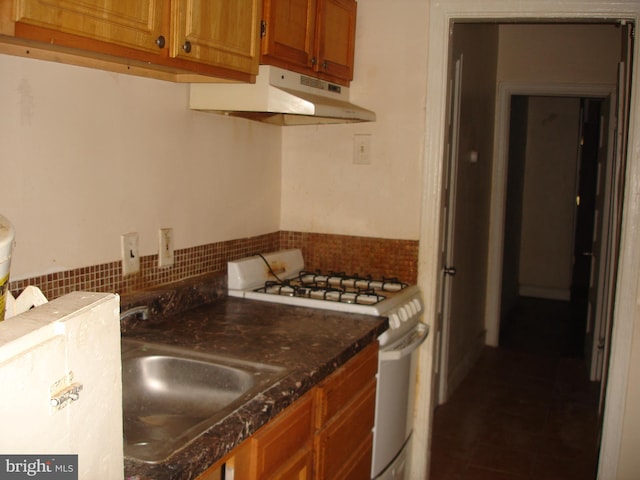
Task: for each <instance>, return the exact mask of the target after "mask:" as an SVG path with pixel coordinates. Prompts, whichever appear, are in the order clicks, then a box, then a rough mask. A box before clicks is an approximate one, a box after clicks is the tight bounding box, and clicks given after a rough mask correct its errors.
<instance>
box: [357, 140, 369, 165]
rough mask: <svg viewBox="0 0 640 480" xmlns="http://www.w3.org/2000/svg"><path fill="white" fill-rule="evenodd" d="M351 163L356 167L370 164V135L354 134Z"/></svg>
mask: <svg viewBox="0 0 640 480" xmlns="http://www.w3.org/2000/svg"><path fill="white" fill-rule="evenodd" d="M353 163H354V164H356V165H369V164H370V163H371V135H369V134H364V133H356V134H355V135H354V136H353Z"/></svg>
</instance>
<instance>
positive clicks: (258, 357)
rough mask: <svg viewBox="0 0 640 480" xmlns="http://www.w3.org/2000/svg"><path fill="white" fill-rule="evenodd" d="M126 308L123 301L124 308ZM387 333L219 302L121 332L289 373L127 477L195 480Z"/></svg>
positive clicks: (136, 465)
mask: <svg viewBox="0 0 640 480" xmlns="http://www.w3.org/2000/svg"><path fill="white" fill-rule="evenodd" d="M129 305H130V304H129ZM129 305H127V303H126V302H123V309H124V307H128V306H129ZM152 311H153V310H152ZM387 326H388V323H387V320H386V319H385V318H381V317H372V316H367V315H356V314H349V313H338V312H330V311H325V310H316V309H311V308H304V307H291V306H285V305H278V304H273V303H267V302H258V301H254V300H245V299H238V298H232V297H222V298H219V299H218V300H215V301H214V302H213V303H210V304H207V305H201V306H198V307H195V308H193V309H191V310H189V311H187V312H183V313H171V314H169V315H165V316H162V317H161V318H160V319H158V320H154V319H153V318H152V319H150V320H149V321H147V322H137V323H136V325H135V327H134V328H125V329H123V337H128V338H135V339H138V340H143V341H147V342H153V343H164V344H172V345H177V346H185V347H189V348H192V349H193V350H195V351H200V352H212V353H216V354H220V355H225V356H232V357H239V358H244V359H247V360H251V361H261V362H264V363H268V364H273V365H279V366H283V367H285V368H287V371H288V374H287V375H286V376H285V377H284V378H282V379H281V380H280V381H279V382H277V383H276V384H274V385H273V386H271V387H270V388H269V389H268V390H266V391H265V392H263V393H261V394H259V395H258V396H256V397H254V398H253V399H252V400H250V401H248V402H247V403H246V404H244V405H243V406H242V407H240V408H239V409H237V410H235V411H234V412H233V413H231V414H230V415H229V416H228V417H226V418H225V419H223V420H221V421H220V422H219V423H217V424H215V425H213V426H212V427H211V428H209V429H208V430H207V431H206V432H204V433H203V434H202V435H200V436H198V437H197V438H196V439H195V440H194V441H192V442H190V443H189V444H187V445H186V446H185V447H184V448H182V449H181V450H180V451H178V452H176V453H175V454H174V455H173V456H171V457H170V458H169V459H167V460H166V461H165V462H163V463H161V464H147V463H141V462H137V461H135V460H133V459H130V458H126V457H125V477H126V478H134V479H136V478H137V479H141V480H142V479H154V480H162V479H176V480H177V479H180V480H183V479H192V478H196V477H197V476H198V475H199V474H200V473H202V472H203V471H205V470H206V469H207V468H208V467H209V466H211V465H212V464H213V463H215V462H216V461H217V460H219V459H220V458H222V457H223V456H224V455H226V454H227V453H229V452H230V451H231V450H233V448H234V447H236V446H237V445H239V444H240V443H241V442H242V441H243V440H245V439H246V438H248V437H249V436H251V435H252V434H253V433H254V432H256V430H257V429H258V428H260V427H261V426H262V425H264V424H266V423H267V422H268V421H269V420H271V419H272V418H273V417H275V416H276V415H277V414H278V413H280V412H281V411H282V410H284V409H285V408H287V407H288V406H289V405H291V404H292V403H293V402H294V401H295V400H296V399H298V398H300V397H301V396H302V395H303V394H304V393H306V392H307V391H309V390H310V389H311V388H312V387H313V386H314V385H316V384H317V383H318V382H320V381H321V380H322V379H324V378H325V377H327V376H328V375H329V374H331V373H332V372H333V371H334V370H336V369H337V368H338V367H339V366H340V365H342V364H344V363H345V362H346V361H347V360H349V359H350V358H351V357H353V356H355V355H356V354H357V353H358V352H359V351H360V350H362V349H363V348H364V347H365V346H367V345H369V344H370V343H371V342H373V341H374V340H375V339H376V338H377V337H378V336H379V335H380V334H381V333H382V332H383V331H384V330H386V329H387Z"/></svg>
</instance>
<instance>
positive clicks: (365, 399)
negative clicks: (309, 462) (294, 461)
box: [315, 379, 376, 479]
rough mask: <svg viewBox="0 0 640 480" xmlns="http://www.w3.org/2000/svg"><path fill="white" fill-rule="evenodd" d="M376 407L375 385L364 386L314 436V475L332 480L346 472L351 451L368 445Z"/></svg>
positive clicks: (370, 381) (352, 453) (373, 383)
mask: <svg viewBox="0 0 640 480" xmlns="http://www.w3.org/2000/svg"><path fill="white" fill-rule="evenodd" d="M375 404H376V382H375V379H370V380H369V384H368V385H367V387H366V388H365V389H364V390H363V391H362V392H361V393H360V394H359V395H358V396H357V397H356V398H355V399H354V400H353V402H351V403H350V404H349V405H346V406H345V408H344V409H343V410H342V411H341V412H340V413H339V414H338V415H336V417H335V418H333V419H332V420H331V421H330V422H329V423H328V424H327V426H326V428H325V429H324V430H322V431H321V432H319V433H318V434H317V435H316V437H315V451H316V455H317V458H316V476H317V478H319V479H325V478H326V479H334V478H335V474H336V473H337V472H340V471H342V470H344V469H349V468H350V467H349V465H350V464H351V460H352V458H351V457H352V456H353V455H354V452H355V451H356V450H358V449H359V448H361V447H362V444H363V442H365V441H366V442H367V445H368V447H367V448H369V449H371V448H372V445H371V439H372V436H371V430H372V428H373V421H374V414H375V406H376V405H375Z"/></svg>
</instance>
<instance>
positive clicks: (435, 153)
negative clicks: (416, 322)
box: [412, 0, 640, 475]
mask: <svg viewBox="0 0 640 480" xmlns="http://www.w3.org/2000/svg"><path fill="white" fill-rule="evenodd" d="M623 3H624V6H622V5H617V6H615V5H604V4H599V6H598V8H597V9H594V4H593V3H590V2H585V1H580V0H576V1H573V2H570V3H569V4H563V5H562V6H560V5H556V4H553V3H549V2H538V1H532V2H527V4H518V5H515V4H513V2H509V1H506V0H493V1H491V2H490V5H486V4H483V5H482V6H479V5H478V4H477V3H476V2H473V1H471V0H460V1H459V2H452V3H432V4H431V9H430V15H429V17H430V18H429V55H428V57H429V62H428V78H427V101H426V112H427V115H426V118H427V126H428V128H427V131H426V136H425V146H426V148H425V163H424V165H425V171H424V178H425V180H426V182H425V185H426V186H425V195H424V198H425V199H430V202H426V203H425V204H424V205H423V214H422V225H423V227H422V231H421V248H420V267H421V270H420V284H421V285H422V286H423V288H424V290H425V292H426V294H427V296H428V297H429V299H435V296H437V294H438V284H439V282H440V275H441V263H440V251H439V249H438V248H437V245H439V243H440V232H441V230H438V229H434V228H433V226H434V225H438V226H440V227H441V226H442V212H441V208H440V206H441V199H440V200H437V201H432V200H433V199H434V198H437V195H438V194H439V193H440V190H438V189H436V190H434V187H433V186H434V185H438V184H439V182H440V185H442V183H441V182H442V179H443V173H444V171H443V168H442V166H439V165H438V164H437V162H436V161H435V159H436V158H444V155H445V152H446V151H447V146H446V143H445V141H444V132H445V127H446V126H445V121H446V120H445V119H446V118H447V116H446V110H447V96H446V92H447V90H448V86H449V85H448V76H447V73H448V72H447V63H448V58H447V51H448V47H449V46H450V44H451V41H452V39H451V37H450V33H451V22H452V21H453V20H454V19H464V20H465V21H470V22H474V21H475V22H478V21H487V18H488V17H487V12H489V11H490V12H491V14H490V15H491V17H490V18H491V19H492V21H497V22H500V21H505V22H518V21H522V19H526V18H530V19H531V18H535V19H537V20H538V21H540V20H542V21H544V19H546V18H548V19H550V21H558V20H559V19H566V20H567V21H576V20H578V19H580V20H581V21H585V19H589V20H590V21H596V22H597V21H598V19H601V20H602V21H605V20H607V19H610V18H625V19H630V20H631V21H636V20H637V19H638V18H640V5H638V4H637V3H635V2H632V1H628V2H627V1H624V2H623ZM637 43H638V40H637V39H636V40H632V41H631V42H630V45H633V44H637ZM636 46H637V45H636ZM590 53H591V52H590ZM531 70H532V71H535V70H536V69H535V67H531ZM637 70H638V68H637V67H636V66H634V67H633V73H635V74H636V75H637V74H638V71H637ZM637 114H638V111H637V107H636V106H634V105H633V104H632V105H631V108H630V117H631V120H630V123H629V124H630V125H632V130H631V132H630V133H629V143H630V145H631V146H632V147H630V149H629V152H633V151H634V148H635V146H637V145H638V142H640V140H639V138H640V130H638V124H637V122H635V121H634V118H635V116H636V115H637ZM623 158H626V154H625V156H624V157H623ZM638 169H640V161H639V159H638V158H636V157H634V156H633V154H632V156H631V157H629V159H628V163H627V164H626V165H625V166H624V167H623V170H624V171H625V172H626V178H632V177H633V175H634V174H635V172H636V171H637V170H638ZM504 173H505V172H501V174H502V175H504ZM494 178H495V176H494ZM624 183H625V182H624V177H623V179H622V184H621V185H622V186H624ZM624 206H625V219H624V225H626V226H627V227H633V226H634V225H637V224H640V208H636V206H635V205H633V204H632V203H631V204H630V203H629V202H628V201H624ZM632 231H633V228H631V229H626V230H625V229H624V226H623V230H622V237H621V240H622V247H621V249H620V254H621V260H622V261H621V268H620V272H619V274H618V275H617V278H618V292H617V296H616V301H615V307H616V313H615V318H616V321H618V323H617V325H618V327H617V329H616V330H617V331H616V332H614V333H615V336H614V348H613V350H612V351H613V352H614V353H615V354H614V357H615V358H614V363H612V367H611V370H610V372H609V374H610V381H609V385H610V388H609V393H608V395H607V405H609V407H608V408H607V409H606V410H605V431H604V434H603V442H602V451H601V455H600V471H601V472H606V474H607V475H608V474H612V472H613V474H615V471H616V470H617V469H618V466H619V465H623V461H622V460H621V459H620V458H621V457H620V456H619V454H620V449H621V442H622V441H623V440H622V425H623V424H622V420H623V419H624V418H625V412H624V409H623V408H622V406H623V405H624V392H625V391H626V386H627V382H630V381H631V380H630V379H629V377H628V370H627V369H629V368H631V369H632V370H633V369H634V367H633V365H632V364H631V363H630V356H631V341H632V339H633V335H634V330H633V322H634V320H633V319H634V318H635V316H636V315H635V310H634V309H635V302H636V294H637V287H638V279H637V276H636V274H635V272H637V270H638V269H639V268H640V252H638V253H636V252H635V251H634V249H633V248H632V246H631V245H632V244H633V240H632V239H631V238H630V237H629V232H632ZM497 233H498V234H499V235H502V232H501V231H500V232H497ZM493 234H494V232H492V235H493ZM492 260H493V259H491V258H490V259H489V262H490V263H491V262H492ZM498 276H499V275H498ZM489 281H491V278H489ZM489 303H490V302H487V308H491V305H489ZM498 303H499V302H498ZM493 308H494V309H495V305H494V306H493ZM496 311H499V308H498V309H497V310H496ZM426 313H427V314H431V315H433V318H435V316H436V313H437V312H436V307H435V306H433V307H429V311H428V312H426ZM489 333H490V332H489V331H487V342H490V341H495V342H497V330H496V331H495V332H493V333H494V334H495V338H492V337H491V336H490V335H489ZM434 338H436V337H432V338H431V342H430V344H429V345H428V347H429V348H428V349H427V350H426V351H425V352H424V355H422V357H421V361H420V371H421V380H424V381H421V382H420V383H419V385H420V388H419V396H418V405H419V409H418V412H417V416H416V422H420V423H418V425H420V424H421V422H425V423H428V422H429V416H430V412H431V409H432V407H433V405H434V404H435V398H434V396H433V395H432V391H431V388H430V382H429V381H428V377H425V376H424V375H430V372H431V367H432V365H433V364H432V358H430V357H431V355H433V352H434V351H435V350H436V346H435V345H434ZM634 385H635V383H634ZM612 392H613V394H612ZM628 408H629V407H628ZM428 438H429V433H428V432H424V435H419V436H418V437H417V438H416V444H415V445H416V448H422V447H426V446H428ZM623 453H624V452H623ZM423 455H424V454H423V451H419V452H418V451H416V455H414V459H413V461H412V472H414V473H415V474H417V475H424V472H426V471H427V470H428V469H427V468H426V467H427V465H428V458H424V456H423ZM628 458H631V457H628Z"/></svg>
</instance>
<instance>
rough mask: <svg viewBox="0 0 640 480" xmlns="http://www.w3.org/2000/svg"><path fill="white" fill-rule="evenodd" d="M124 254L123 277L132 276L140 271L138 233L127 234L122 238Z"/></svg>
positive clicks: (122, 251)
mask: <svg viewBox="0 0 640 480" xmlns="http://www.w3.org/2000/svg"><path fill="white" fill-rule="evenodd" d="M120 241H121V242H120V243H121V247H122V249H121V253H122V275H131V274H132V273H136V272H139V271H140V256H139V255H138V233H137V232H132V233H125V234H124V235H122V236H121V237H120Z"/></svg>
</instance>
